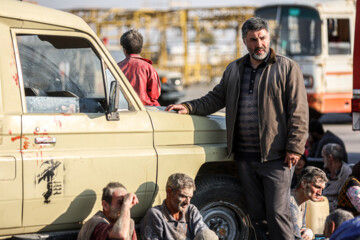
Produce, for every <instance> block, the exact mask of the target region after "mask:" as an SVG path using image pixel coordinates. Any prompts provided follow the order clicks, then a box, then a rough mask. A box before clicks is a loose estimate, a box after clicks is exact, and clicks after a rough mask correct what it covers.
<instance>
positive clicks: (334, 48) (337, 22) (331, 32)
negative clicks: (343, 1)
mask: <svg viewBox="0 0 360 240" xmlns="http://www.w3.org/2000/svg"><path fill="white" fill-rule="evenodd" d="M327 29H328V45H329V48H328V52H329V55H338V54H351V43H350V21H349V19H345V18H344V19H341V18H329V19H327Z"/></svg>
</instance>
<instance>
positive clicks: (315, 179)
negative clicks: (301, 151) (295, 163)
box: [290, 167, 328, 240]
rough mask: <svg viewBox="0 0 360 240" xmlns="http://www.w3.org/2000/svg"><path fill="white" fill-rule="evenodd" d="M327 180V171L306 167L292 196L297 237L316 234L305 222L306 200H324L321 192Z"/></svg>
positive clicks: (311, 236) (291, 208) (305, 237)
mask: <svg viewBox="0 0 360 240" xmlns="http://www.w3.org/2000/svg"><path fill="white" fill-rule="evenodd" d="M327 181H328V179H327V177H326V174H325V172H324V171H323V170H321V169H320V168H317V167H306V168H305V169H304V171H303V173H302V175H301V177H300V180H299V183H298V184H297V186H296V188H295V189H294V191H293V194H292V195H291V197H290V210H291V218H292V222H293V224H294V234H295V237H296V239H303V240H311V239H313V236H314V234H313V232H312V230H311V229H310V228H306V223H305V213H306V201H308V200H310V201H313V202H319V201H323V197H322V196H321V194H322V190H323V189H324V188H325V184H326V183H327Z"/></svg>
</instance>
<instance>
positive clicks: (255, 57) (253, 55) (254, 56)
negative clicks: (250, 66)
mask: <svg viewBox="0 0 360 240" xmlns="http://www.w3.org/2000/svg"><path fill="white" fill-rule="evenodd" d="M260 49H262V50H264V53H263V54H261V55H257V54H256V51H258V50H260ZM268 53H269V50H266V49H265V48H262V47H260V48H255V50H254V52H252V53H251V56H252V57H253V58H254V59H255V60H258V61H262V60H264V59H265V58H266V57H267V55H268Z"/></svg>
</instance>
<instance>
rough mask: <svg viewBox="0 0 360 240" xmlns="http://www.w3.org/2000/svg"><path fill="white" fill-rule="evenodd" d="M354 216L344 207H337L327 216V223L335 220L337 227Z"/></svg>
mask: <svg viewBox="0 0 360 240" xmlns="http://www.w3.org/2000/svg"><path fill="white" fill-rule="evenodd" d="M353 218H354V215H353V214H352V213H351V212H348V211H345V210H343V209H336V210H334V211H333V212H332V213H330V214H329V216H327V217H326V220H325V225H327V224H330V222H334V223H335V229H337V228H338V227H339V226H340V225H341V224H342V223H343V222H345V221H347V220H350V219H353Z"/></svg>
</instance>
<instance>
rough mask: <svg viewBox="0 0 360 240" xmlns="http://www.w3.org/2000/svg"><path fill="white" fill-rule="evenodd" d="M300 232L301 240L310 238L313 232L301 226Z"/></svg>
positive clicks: (309, 239)
mask: <svg viewBox="0 0 360 240" xmlns="http://www.w3.org/2000/svg"><path fill="white" fill-rule="evenodd" d="M300 233H301V237H302V239H303V240H311V239H313V237H314V233H313V232H312V231H311V229H310V228H303V229H301V230H300Z"/></svg>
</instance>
